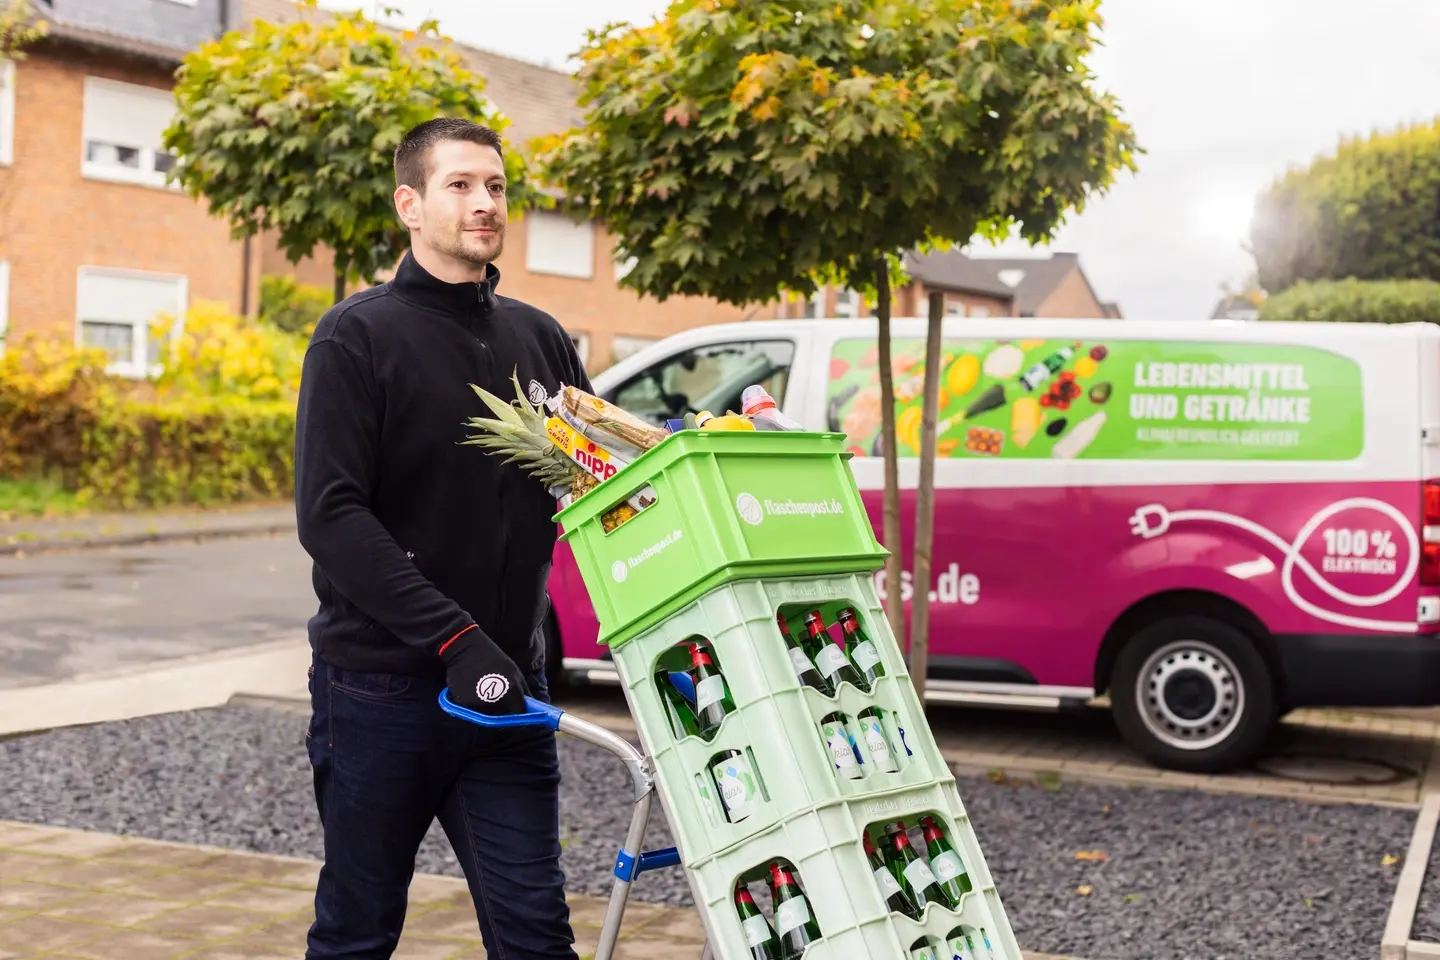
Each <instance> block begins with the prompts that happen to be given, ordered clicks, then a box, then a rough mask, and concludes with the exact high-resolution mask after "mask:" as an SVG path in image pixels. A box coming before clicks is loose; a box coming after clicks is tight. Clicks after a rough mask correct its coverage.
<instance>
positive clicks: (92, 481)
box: [0, 303, 305, 508]
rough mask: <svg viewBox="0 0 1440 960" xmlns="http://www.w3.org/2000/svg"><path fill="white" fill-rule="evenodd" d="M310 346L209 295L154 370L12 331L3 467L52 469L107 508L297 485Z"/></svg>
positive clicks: (1, 390)
mask: <svg viewBox="0 0 1440 960" xmlns="http://www.w3.org/2000/svg"><path fill="white" fill-rule="evenodd" d="M158 325H160V326H168V323H166V322H165V321H164V319H163V318H161V320H160V321H159V324H158ZM304 349H305V341H304V339H303V338H301V337H298V336H294V335H291V334H286V333H282V332H280V331H278V330H275V329H273V328H269V327H265V326H259V325H255V324H250V323H246V322H245V321H244V320H242V319H241V318H239V317H236V316H234V315H232V314H229V313H226V312H225V311H224V310H222V309H220V308H219V307H217V306H215V305H213V304H203V303H201V304H196V305H194V307H192V309H191V310H190V312H189V313H188V315H187V317H186V327H185V333H184V334H183V335H182V336H181V337H180V338H178V339H177V340H176V341H175V342H174V343H173V344H172V345H171V347H170V349H169V350H168V351H167V352H166V354H165V356H164V369H163V370H162V372H161V373H160V375H159V376H158V377H156V378H155V379H154V380H152V381H138V382H137V381H131V380H125V379H121V378H118V377H113V376H109V375H107V374H106V373H105V366H106V362H107V361H106V357H105V355H104V354H103V353H101V352H99V351H96V350H90V349H85V348H77V347H76V346H75V345H74V343H73V342H72V341H71V340H70V338H69V337H48V338H47V337H37V336H30V337H25V338H21V339H20V340H19V342H13V341H12V343H11V344H10V345H9V348H8V349H7V350H6V352H5V354H4V355H3V357H0V470H3V472H4V473H5V474H6V475H7V476H12V477H17V476H18V477H55V478H57V479H58V481H59V483H60V484H61V486H62V487H63V488H64V489H65V490H67V491H69V492H72V493H74V494H76V496H77V499H78V500H79V501H80V502H81V503H82V504H86V505H94V506H100V507H112V508H133V507H139V506H152V507H153V506H169V505H176V504H196V505H206V504H214V503H223V502H233V501H240V500H249V499H275V498H282V497H287V496H290V495H291V493H292V492H293V466H294V444H295V395H296V392H297V391H298V389H299V379H300V363H301V360H302V358H303V356H304Z"/></svg>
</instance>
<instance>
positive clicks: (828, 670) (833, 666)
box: [815, 640, 850, 680]
mask: <svg viewBox="0 0 1440 960" xmlns="http://www.w3.org/2000/svg"><path fill="white" fill-rule="evenodd" d="M849 662H850V661H848V660H846V659H845V651H844V650H841V649H840V648H839V647H837V646H835V644H833V643H831V642H830V641H828V640H827V641H825V643H823V644H821V646H820V650H819V652H817V653H816V654H815V666H817V667H819V668H820V672H821V673H823V674H825V679H827V680H828V679H830V678H832V677H834V676H835V672H836V671H837V670H839V669H840V668H841V667H843V666H845V665H846V664H848V663H849Z"/></svg>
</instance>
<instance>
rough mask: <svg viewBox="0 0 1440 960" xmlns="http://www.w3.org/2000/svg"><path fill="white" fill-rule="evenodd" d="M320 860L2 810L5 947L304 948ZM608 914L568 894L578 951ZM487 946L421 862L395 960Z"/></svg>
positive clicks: (214, 959)
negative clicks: (40, 821)
mask: <svg viewBox="0 0 1440 960" xmlns="http://www.w3.org/2000/svg"><path fill="white" fill-rule="evenodd" d="M319 866H320V865H319V864H318V863H316V862H315V861H312V860H300V859H294V858H288V857H274V856H261V855H259V854H251V853H240V852H237V851H233V850H222V849H217V848H213V847H198V846H188V845H185V844H177V843H161V842H158V841H154V840H140V839H134V838H127V837H118V836H114V835H111V834H106V833H91V832H87V831H81V830H65V829H60V828H56V827H45V826H36V825H33V824H25V823H15V822H13V821H0V960H22V958H23V960H30V958H40V957H44V958H53V960H282V958H283V960H296V958H298V957H301V956H303V955H304V953H305V932H306V930H307V929H309V926H310V921H311V919H312V918H313V917H314V907H313V899H312V897H313V893H314V889H315V876H316V873H317V872H318V871H319ZM604 915H605V901H603V900H601V899H598V898H595V897H580V896H572V897H570V919H571V923H572V925H573V926H574V928H575V939H576V944H575V948H576V951H577V952H578V953H579V954H580V955H581V957H582V958H588V957H590V956H591V955H592V954H593V952H594V949H595V944H596V941H597V940H598V938H599V935H600V923H601V921H602V919H603V918H604ZM704 939H705V935H704V932H703V929H702V927H701V925H700V919H699V917H698V916H697V915H696V914H695V913H694V912H693V911H690V910H683V909H678V908H674V907H661V906H656V905H654V904H649V903H643V902H640V901H632V902H631V903H630V904H629V906H627V907H626V909H625V923H624V927H623V929H622V931H621V938H620V944H621V946H620V949H619V950H618V951H617V953H616V957H617V960H681V958H691V957H698V956H699V955H700V948H701V945H702V944H703V943H704ZM484 956H485V950H484V947H483V945H482V943H481V941H480V934H479V929H478V925H477V923H476V920H475V912H474V909H473V907H472V906H471V903H470V894H469V891H468V890H467V889H466V887H465V882H464V881H463V880H459V879H454V878H450V877H438V876H432V875H424V874H422V875H417V876H416V877H415V879H414V881H413V882H412V884H411V886H410V908H409V911H408V915H407V918H406V923H405V932H404V934H402V936H401V940H400V946H399V949H398V950H397V951H396V952H395V955H394V958H393V960H461V958H465V960H479V958H483V957H484ZM1024 960H1066V958H1063V957H1048V956H1046V955H1044V954H1038V953H1026V954H1025V956H1024Z"/></svg>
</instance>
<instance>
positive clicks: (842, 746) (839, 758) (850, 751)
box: [820, 711, 865, 780]
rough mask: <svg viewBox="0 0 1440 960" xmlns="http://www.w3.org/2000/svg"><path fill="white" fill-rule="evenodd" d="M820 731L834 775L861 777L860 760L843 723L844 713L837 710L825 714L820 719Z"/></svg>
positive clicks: (843, 777)
mask: <svg viewBox="0 0 1440 960" xmlns="http://www.w3.org/2000/svg"><path fill="white" fill-rule="evenodd" d="M820 733H821V735H822V736H824V738H825V752H826V753H828V754H829V755H830V763H831V765H832V766H834V768H835V770H834V773H835V776H837V777H839V778H841V779H843V780H860V779H863V778H864V776H865V771H864V770H862V769H861V768H860V764H861V762H862V760H861V757H860V754H859V751H857V750H856V749H855V741H854V740H853V739H852V738H851V737H850V728H849V727H848V726H846V724H845V715H844V714H842V713H840V712H839V711H833V712H831V713H828V714H826V715H825V716H824V717H822V718H821V720H820Z"/></svg>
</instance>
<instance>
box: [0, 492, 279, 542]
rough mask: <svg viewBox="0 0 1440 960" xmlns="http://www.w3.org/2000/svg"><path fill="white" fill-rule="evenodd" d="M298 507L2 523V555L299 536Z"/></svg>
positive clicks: (252, 506)
mask: <svg viewBox="0 0 1440 960" xmlns="http://www.w3.org/2000/svg"><path fill="white" fill-rule="evenodd" d="M294 531H295V505H294V504H293V503H291V502H289V501H282V502H278V503H258V504H244V505H235V506H229V507H215V508H208V509H193V508H192V509H174V510H157V511H135V512H133V513H97V514H92V515H89V516H77V517H57V518H39V519H26V520H10V521H6V522H4V523H0V554H13V553H28V552H36V551H40V550H73V549H76V548H80V547H98V546H129V545H132V544H137V543H160V542H165V541H171V540H196V539H207V538H214V537H237V536H238V537H255V536H275V535H284V534H293V533H294Z"/></svg>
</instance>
